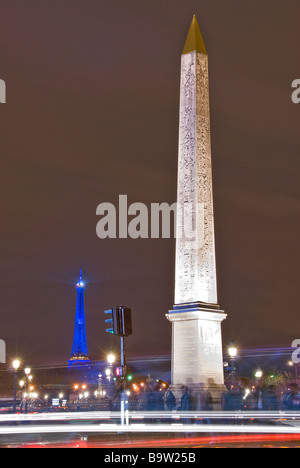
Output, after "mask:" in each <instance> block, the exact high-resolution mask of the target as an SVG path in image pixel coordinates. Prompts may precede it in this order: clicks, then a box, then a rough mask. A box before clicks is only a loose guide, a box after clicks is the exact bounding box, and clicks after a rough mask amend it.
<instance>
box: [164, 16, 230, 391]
mask: <svg viewBox="0 0 300 468" xmlns="http://www.w3.org/2000/svg"><path fill="white" fill-rule="evenodd" d="M166 316H167V318H168V320H169V321H170V322H171V323H172V386H173V389H175V391H176V388H177V389H179V388H180V387H181V386H182V385H187V386H188V387H189V388H190V389H191V390H194V391H197V390H198V389H200V388H202V389H203V390H209V391H210V393H211V394H212V396H213V398H214V399H218V397H219V396H220V392H221V391H223V390H224V372H223V353H222V334H221V322H222V321H223V320H224V319H225V318H226V314H225V313H224V311H222V310H221V309H220V307H219V305H218V297H217V274H216V260H215V236H214V212H213V188H212V168H211V141H210V112H209V83H208V57H207V53H206V49H205V45H204V42H203V38H202V35H201V32H200V29H199V26H198V23H197V20H196V17H194V18H193V21H192V24H191V27H190V31H189V34H188V37H187V40H186V44H185V48H184V51H183V54H182V58H181V84H180V122H179V155H178V187H177V225H176V266H175V305H174V307H173V309H172V310H170V311H169V313H168V314H167V315H166Z"/></svg>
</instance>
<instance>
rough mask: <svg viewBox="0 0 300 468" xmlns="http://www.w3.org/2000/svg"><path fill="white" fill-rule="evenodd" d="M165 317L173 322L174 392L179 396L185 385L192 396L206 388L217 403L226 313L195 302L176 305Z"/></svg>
mask: <svg viewBox="0 0 300 468" xmlns="http://www.w3.org/2000/svg"><path fill="white" fill-rule="evenodd" d="M166 317H167V319H168V320H169V321H170V322H171V323H172V389H173V393H174V394H175V396H176V397H177V399H180V394H181V391H180V389H181V387H182V386H183V385H184V386H187V387H188V388H189V391H190V392H191V393H192V396H193V398H194V400H195V399H197V394H200V393H201V394H203V393H204V394H205V393H206V392H209V393H210V394H211V397H212V399H213V401H214V403H215V404H217V403H218V401H220V396H221V394H222V393H223V392H224V390H225V386H224V370H223V352H222V334H221V322H222V321H223V320H224V319H225V318H226V317H227V315H226V314H225V313H224V311H222V310H220V308H219V306H217V305H216V306H212V305H211V304H204V303H201V302H197V303H189V304H180V305H175V306H174V308H173V310H171V311H169V313H168V314H166ZM198 396H199V395H198ZM198 409H202V408H198Z"/></svg>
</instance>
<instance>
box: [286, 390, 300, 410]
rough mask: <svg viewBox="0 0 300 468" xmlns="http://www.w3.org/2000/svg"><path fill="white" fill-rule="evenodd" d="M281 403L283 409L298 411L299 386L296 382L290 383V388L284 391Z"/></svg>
mask: <svg viewBox="0 0 300 468" xmlns="http://www.w3.org/2000/svg"><path fill="white" fill-rule="evenodd" d="M282 404H283V409H284V410H285V411H299V409H300V395H299V387H298V385H297V384H296V383H292V384H291V385H290V388H289V389H288V390H287V391H286V392H285V394H284V396H283V400H282Z"/></svg>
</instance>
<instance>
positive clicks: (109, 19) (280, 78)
mask: <svg viewBox="0 0 300 468" xmlns="http://www.w3.org/2000/svg"><path fill="white" fill-rule="evenodd" d="M193 14H196V16H197V19H198V22H199V25H200V28H201V31H202V34H203V37H204V41H205V45H206V48H207V51H208V56H209V74H210V105H211V133H212V160H213V181H214V198H215V224H216V226H215V227H216V245H217V264H218V286H219V303H220V305H221V307H222V309H225V311H226V313H227V314H228V318H227V320H226V321H225V322H223V324H222V327H223V340H224V345H226V344H227V343H228V341H229V340H230V339H231V338H234V339H235V341H236V343H237V344H238V346H240V347H242V348H245V347H255V346H260V347H268V346H279V345H282V346H290V345H291V342H292V340H294V339H296V338H300V327H299V302H300V301H299V299H300V298H299V234H300V233H299V214H300V213H299V211H300V210H299V208H300V206H299V169H300V167H299V157H300V138H299V123H300V104H298V105H297V104H293V102H292V100H291V93H292V88H291V83H292V81H293V80H294V79H297V78H300V64H299V43H300V28H299V17H300V3H299V0H285V1H284V0H280V1H279V0H252V1H251V2H246V1H242V2H241V1H240V0H228V1H226V2H224V1H221V0H205V1H204V0H203V1H200V0H197V1H196V0H184V1H182V0H164V1H161V0H144V1H140V0H139V1H137V0H129V1H127V2H124V1H120V0H115V1H111V2H104V1H103V0H87V1H84V2H83V1H79V0H51V1H50V0H45V1H43V2H41V1H40V0H26V2H25V1H24V0H10V1H4V0H1V2H0V17H1V26H0V78H1V79H3V80H5V82H6V86H7V103H6V104H5V105H2V106H1V109H0V110H1V114H0V115H1V139H0V152H1V153H0V154H1V181H0V190H1V198H0V213H1V244H0V259H1V261H0V274H1V282H0V294H1V299H0V301H1V302H0V304H1V305H0V316H1V326H0V338H1V339H4V340H5V341H6V344H7V354H8V359H9V358H10V357H14V356H15V355H18V356H20V358H21V359H22V360H24V361H27V362H29V363H30V364H34V363H41V364H43V363H45V364H50V363H52V364H54V363H66V362H67V360H68V359H69V357H70V353H71V347H72V339H73V329H74V319H75V306H76V288H75V284H76V282H77V280H78V277H79V270H80V268H82V269H83V276H84V279H85V280H86V283H87V285H86V291H85V304H86V322H87V339H88V347H89V353H90V357H92V358H94V359H102V358H103V357H104V355H105V353H106V351H108V350H110V349H111V348H116V349H117V348H118V345H119V343H118V340H117V339H116V338H115V337H111V336H109V335H107V334H106V333H105V325H104V314H103V311H104V309H106V308H110V307H111V306H113V305H117V304H124V305H127V306H130V307H131V308H132V311H133V319H134V323H133V327H134V335H133V336H132V337H131V338H128V340H127V351H128V354H129V355H130V356H141V355H157V354H161V353H163V354H165V353H170V351H171V324H170V323H169V322H168V321H167V320H166V318H165V313H167V312H168V310H169V309H171V308H172V306H173V294H174V254H175V241H174V240H173V239H171V240H167V239H153V240H151V239H137V240H131V239H127V240H126V239H121V240H118V239H116V240H114V239H107V240H100V239H99V238H98V237H97V236H96V224H97V221H98V219H99V218H98V217H97V216H96V208H97V206H98V204H100V203H102V202H111V203H115V204H117V201H118V196H119V194H127V195H128V202H129V203H133V202H143V203H145V204H146V205H147V206H148V207H150V204H151V203H154V202H168V203H173V202H175V201H176V178H177V152H178V116H179V80H180V56H181V52H182V50H183V46H184V43H185V39H186V36H187V33H188V29H189V26H190V23H191V20H192V17H193Z"/></svg>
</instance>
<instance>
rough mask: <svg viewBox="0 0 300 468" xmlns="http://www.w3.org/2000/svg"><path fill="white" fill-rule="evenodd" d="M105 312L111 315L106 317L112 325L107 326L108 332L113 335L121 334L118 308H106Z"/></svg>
mask: <svg viewBox="0 0 300 468" xmlns="http://www.w3.org/2000/svg"><path fill="white" fill-rule="evenodd" d="M104 313H105V314H106V315H109V316H110V317H109V318H107V319H105V323H109V324H111V325H112V327H111V328H106V330H105V331H106V332H107V333H111V334H112V335H119V328H118V317H117V310H116V308H115V307H114V308H113V309H108V310H105V311H104Z"/></svg>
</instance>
